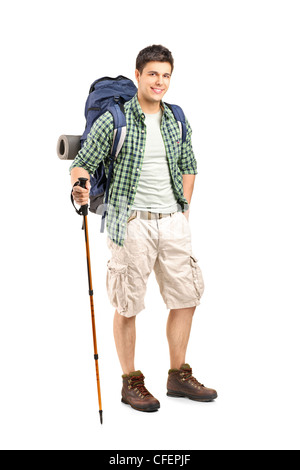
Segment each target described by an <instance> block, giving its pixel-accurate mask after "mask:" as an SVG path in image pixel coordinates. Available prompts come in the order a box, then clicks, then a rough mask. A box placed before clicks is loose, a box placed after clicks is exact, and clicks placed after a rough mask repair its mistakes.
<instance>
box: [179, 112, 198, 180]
mask: <svg viewBox="0 0 300 470" xmlns="http://www.w3.org/2000/svg"><path fill="white" fill-rule="evenodd" d="M177 164H178V167H179V169H180V172H181V174H182V175H197V174H198V170H197V161H196V158H195V154H194V150H193V145H192V128H191V126H190V124H189V122H188V120H187V119H186V141H185V142H184V144H182V149H181V156H180V158H179V159H178V162H177Z"/></svg>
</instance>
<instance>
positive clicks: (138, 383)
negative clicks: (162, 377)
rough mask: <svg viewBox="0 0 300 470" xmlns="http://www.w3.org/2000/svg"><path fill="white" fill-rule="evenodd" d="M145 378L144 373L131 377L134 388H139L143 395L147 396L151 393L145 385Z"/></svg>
mask: <svg viewBox="0 0 300 470" xmlns="http://www.w3.org/2000/svg"><path fill="white" fill-rule="evenodd" d="M144 378H145V377H144V376H143V374H141V375H133V376H131V377H130V385H131V387H132V388H133V389H137V390H138V391H139V393H140V394H141V395H143V396H144V397H147V396H150V395H151V393H150V392H149V391H148V390H147V389H146V387H145V384H144Z"/></svg>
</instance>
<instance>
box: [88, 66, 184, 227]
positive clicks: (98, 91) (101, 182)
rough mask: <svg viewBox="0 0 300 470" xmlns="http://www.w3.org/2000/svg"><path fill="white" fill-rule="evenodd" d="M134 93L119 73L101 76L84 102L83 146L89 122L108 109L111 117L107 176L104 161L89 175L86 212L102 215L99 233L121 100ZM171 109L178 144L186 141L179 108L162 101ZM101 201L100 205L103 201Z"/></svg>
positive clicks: (122, 122) (117, 146) (116, 148)
mask: <svg viewBox="0 0 300 470" xmlns="http://www.w3.org/2000/svg"><path fill="white" fill-rule="evenodd" d="M136 93H137V88H136V86H135V84H134V83H133V81H132V80H130V79H129V78H126V77H123V75H119V76H118V77H116V78H111V77H103V78H99V79H98V80H95V81H94V82H93V83H92V85H91V87H90V91H89V96H88V98H87V100H86V104H85V112H84V114H85V118H86V127H85V131H84V133H83V135H82V137H81V139H80V144H81V147H82V146H83V144H84V142H85V140H86V138H87V136H88V134H89V132H90V130H91V128H92V126H93V124H94V123H95V121H96V120H97V119H98V118H99V117H100V116H101V115H102V114H104V113H105V112H107V111H109V112H110V113H111V114H112V116H113V120H114V134H113V143H112V148H111V155H110V164H109V171H108V175H107V176H106V174H105V168H104V163H103V162H101V163H100V165H99V167H98V168H97V170H96V172H95V173H94V175H91V176H90V183H91V189H90V208H89V209H90V211H91V212H93V213H95V214H101V215H102V226H101V232H103V231H104V221H105V217H106V214H107V205H108V198H109V186H110V182H111V178H112V174H113V166H114V162H115V160H116V159H117V158H118V155H119V153H120V151H121V149H122V146H123V143H124V141H125V137H126V117H125V112H124V103H126V101H129V100H131V99H132V98H133V97H134V96H135V95H136ZM165 104H166V105H167V106H168V107H169V108H170V109H171V110H172V112H173V114H174V117H175V119H176V120H177V122H178V125H179V128H180V132H181V136H182V143H184V142H185V140H186V122H185V116H184V113H183V111H182V109H181V108H180V107H179V106H176V105H169V104H167V103H165ZM103 203H104V204H103Z"/></svg>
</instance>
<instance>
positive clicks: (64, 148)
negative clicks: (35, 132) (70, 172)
mask: <svg viewBox="0 0 300 470" xmlns="http://www.w3.org/2000/svg"><path fill="white" fill-rule="evenodd" d="M80 139H81V135H61V136H60V138H59V139H58V142H57V147H56V152H57V156H58V157H59V158H60V159H61V160H74V158H75V157H76V155H77V153H78V152H79V150H80V148H81V145H80Z"/></svg>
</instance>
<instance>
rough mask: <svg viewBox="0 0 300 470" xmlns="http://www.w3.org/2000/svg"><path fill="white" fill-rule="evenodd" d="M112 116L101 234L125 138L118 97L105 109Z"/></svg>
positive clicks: (121, 107)
mask: <svg viewBox="0 0 300 470" xmlns="http://www.w3.org/2000/svg"><path fill="white" fill-rule="evenodd" d="M107 110H108V111H109V112H110V113H111V114H112V116H113V119H114V135H113V143H112V147H111V155H110V164H109V170H108V175H107V183H106V192H105V201H104V202H105V205H104V212H103V215H102V223H101V232H104V224H105V217H106V214H107V205H108V199H109V187H110V182H111V178H112V174H113V168H114V162H115V160H116V159H117V158H118V155H119V153H120V151H121V148H122V146H123V144H124V141H125V137H126V117H125V112H124V106H123V104H122V103H121V102H120V101H119V97H115V102H114V103H113V104H112V105H111V106H109V107H108V109H107Z"/></svg>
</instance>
